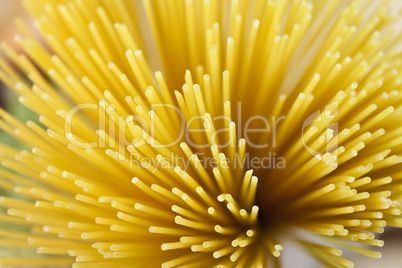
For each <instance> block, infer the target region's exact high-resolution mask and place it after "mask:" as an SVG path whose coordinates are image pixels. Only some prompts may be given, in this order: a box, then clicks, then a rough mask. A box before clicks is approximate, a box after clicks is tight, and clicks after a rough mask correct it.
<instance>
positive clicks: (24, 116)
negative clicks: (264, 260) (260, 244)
mask: <svg viewBox="0 0 402 268" xmlns="http://www.w3.org/2000/svg"><path fill="white" fill-rule="evenodd" d="M132 1H136V0H132ZM169 1H170V0H169ZM376 1H381V0H376ZM367 2H371V1H369V0H367ZM391 5H392V6H393V7H394V10H401V9H402V0H396V1H392V3H391ZM17 16H19V17H21V18H22V19H24V20H28V21H29V18H28V16H27V14H26V13H25V12H24V10H23V8H22V6H21V5H20V1H17V0H0V41H5V42H7V43H8V44H10V45H14V42H13V37H14V35H15V34H16V27H15V26H14V18H15V17H17ZM399 26H400V28H401V29H402V23H399V24H398V27H399ZM0 55H1V53H0ZM0 107H2V108H3V109H6V110H8V111H9V112H11V113H12V114H14V115H15V116H16V117H17V118H19V119H20V120H22V121H26V120H28V119H31V120H32V119H34V120H35V119H36V118H35V117H34V118H32V112H30V111H29V110H28V109H26V108H25V107H23V106H22V105H20V104H19V103H18V100H17V97H16V96H15V95H14V94H13V93H11V92H10V91H8V90H6V89H5V88H4V85H3V84H1V83H0ZM0 142H1V143H5V144H10V145H13V146H17V147H18V146H20V145H19V144H18V142H16V141H15V140H13V139H12V138H11V137H9V136H7V135H5V134H4V133H3V132H2V131H1V130H0ZM0 194H1V193H0ZM380 238H381V239H384V240H385V241H386V243H385V246H384V247H383V248H382V249H381V252H382V254H383V257H382V259H380V260H375V259H370V258H367V257H364V256H360V255H358V254H353V253H350V252H344V256H345V257H346V258H348V259H350V260H352V261H354V262H355V267H358V268H360V267H361V268H377V267H382V268H401V267H402V230H396V229H388V230H387V231H386V232H385V233H384V234H382V236H381V237H380ZM287 246H288V245H287ZM282 253H283V256H282V257H283V260H284V268H320V267H323V265H322V264H320V263H317V262H315V261H314V260H312V259H311V258H309V257H308V256H307V255H305V254H304V252H303V251H302V250H300V249H298V248H297V246H291V247H290V248H289V247H286V250H284V251H283V252H282Z"/></svg>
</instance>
